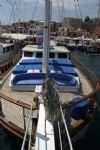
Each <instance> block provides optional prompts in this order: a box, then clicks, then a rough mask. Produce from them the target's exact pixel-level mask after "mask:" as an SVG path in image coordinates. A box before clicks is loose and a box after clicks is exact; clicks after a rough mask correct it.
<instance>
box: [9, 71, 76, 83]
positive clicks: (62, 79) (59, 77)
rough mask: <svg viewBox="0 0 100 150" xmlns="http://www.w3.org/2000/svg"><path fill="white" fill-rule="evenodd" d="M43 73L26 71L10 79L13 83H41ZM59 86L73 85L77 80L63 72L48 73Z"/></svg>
mask: <svg viewBox="0 0 100 150" xmlns="http://www.w3.org/2000/svg"><path fill="white" fill-rule="evenodd" d="M45 77H46V74H45V73H28V74H19V75H16V76H15V77H14V79H13V81H12V84H13V85H41V84H42V83H43V80H44V79H45ZM48 77H49V78H52V79H54V80H55V81H56V82H57V84H58V85H59V86H75V85H76V83H77V81H76V79H75V78H74V77H73V76H70V75H65V74H54V73H52V74H48Z"/></svg>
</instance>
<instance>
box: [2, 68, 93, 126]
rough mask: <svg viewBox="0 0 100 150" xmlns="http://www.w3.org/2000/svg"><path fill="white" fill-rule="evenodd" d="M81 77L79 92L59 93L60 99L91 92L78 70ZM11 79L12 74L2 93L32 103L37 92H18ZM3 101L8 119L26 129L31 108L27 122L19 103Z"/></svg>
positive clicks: (63, 99) (26, 111)
mask: <svg viewBox="0 0 100 150" xmlns="http://www.w3.org/2000/svg"><path fill="white" fill-rule="evenodd" d="M78 74H79V78H80V89H79V92H78V93H65V92H64V93H59V95H60V101H61V102H62V103H63V102H65V101H67V100H71V99H72V98H73V97H74V96H75V95H87V94H89V93H90V92H91V91H92V89H91V87H90V85H89V82H87V80H86V78H84V76H83V75H82V74H81V73H80V72H79V71H78ZM9 80H10V76H9V77H8V78H7V80H6V81H5V82H4V84H3V86H2V88H1V93H3V94H5V95H7V96H9V97H11V98H13V99H15V100H16V101H23V102H26V103H28V104H30V105H31V104H32V101H33V98H34V95H35V93H34V92H16V91H11V88H10V87H9ZM1 102H2V108H3V114H4V115H5V116H6V117H7V119H8V121H11V122H13V123H14V124H16V125H17V126H19V127H20V128H22V129H24V127H25V126H24V124H26V123H25V122H26V121H27V117H28V115H29V110H26V109H25V110H24V111H25V122H24V119H23V118H24V116H23V108H22V107H19V106H17V105H14V104H12V103H10V102H8V101H6V100H3V99H2V98H1Z"/></svg>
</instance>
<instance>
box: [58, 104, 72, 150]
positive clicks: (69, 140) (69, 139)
mask: <svg viewBox="0 0 100 150" xmlns="http://www.w3.org/2000/svg"><path fill="white" fill-rule="evenodd" d="M60 110H61V115H62V119H63V123H64V126H65V130H66V134H67V138H68V142H69V146H70V150H73V146H72V142H71V138H70V135H69V131H68V128H67V124H66V121H65V118H64V114H63V111H62V107H61V106H60Z"/></svg>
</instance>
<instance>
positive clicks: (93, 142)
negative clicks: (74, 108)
mask: <svg viewBox="0 0 100 150" xmlns="http://www.w3.org/2000/svg"><path fill="white" fill-rule="evenodd" d="M73 54H74V55H75V56H77V57H78V58H79V59H80V60H82V62H83V63H85V64H86V65H87V66H88V67H89V68H90V69H92V71H93V72H94V73H95V74H96V75H97V77H98V78H99V79H100V55H90V54H85V53H82V52H73ZM99 101H100V100H99V97H98V104H100V102H99ZM99 107H100V106H99ZM21 144H22V141H21V140H19V139H18V138H16V137H15V136H14V135H12V134H10V133H9V132H8V131H6V130H5V129H3V128H2V127H0V150H20V149H21ZM73 146H74V150H99V149H100V114H99V113H97V115H96V116H95V118H94V120H93V124H91V127H90V129H89V130H88V131H87V133H86V134H85V135H84V137H82V139H80V140H78V141H77V142H76V143H75V144H74V145H73Z"/></svg>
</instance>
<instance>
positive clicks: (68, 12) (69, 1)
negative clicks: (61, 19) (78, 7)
mask: <svg viewBox="0 0 100 150" xmlns="http://www.w3.org/2000/svg"><path fill="white" fill-rule="evenodd" d="M68 6H69V9H68V17H70V0H68Z"/></svg>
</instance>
